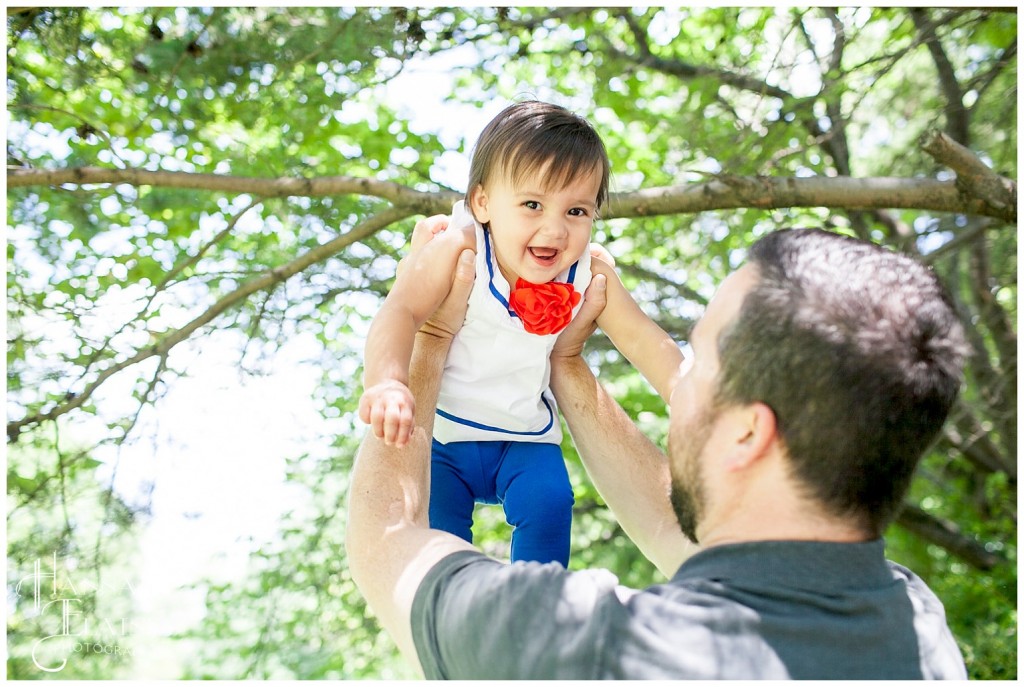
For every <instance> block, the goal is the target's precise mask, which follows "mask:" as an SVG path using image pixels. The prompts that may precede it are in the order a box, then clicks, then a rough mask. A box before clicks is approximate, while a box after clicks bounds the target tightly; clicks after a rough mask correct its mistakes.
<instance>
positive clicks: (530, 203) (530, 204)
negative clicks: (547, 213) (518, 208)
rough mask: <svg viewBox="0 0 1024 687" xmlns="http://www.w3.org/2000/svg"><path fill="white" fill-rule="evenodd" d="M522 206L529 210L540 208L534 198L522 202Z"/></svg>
mask: <svg viewBox="0 0 1024 687" xmlns="http://www.w3.org/2000/svg"><path fill="white" fill-rule="evenodd" d="M523 207H526V208H529V209H531V210H538V209H540V203H538V202H537V201H535V200H527V201H524V202H523Z"/></svg>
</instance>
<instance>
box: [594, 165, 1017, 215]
mask: <svg viewBox="0 0 1024 687" xmlns="http://www.w3.org/2000/svg"><path fill="white" fill-rule="evenodd" d="M610 205H611V211H610V213H608V216H609V217H642V216H647V215H669V214H678V213H691V212H705V211H708V210H724V209H738V208H757V209H770V208H787V207H827V208H844V209H858V210H874V209H887V208H912V209H917V210H928V211H932V212H952V213H963V214H969V215H988V216H992V217H996V218H998V219H1001V220H1004V221H1006V222H1011V223H1015V222H1016V221H1017V210H1016V205H1014V206H1012V207H993V206H991V205H990V204H989V203H985V202H983V201H981V200H977V199H973V198H965V197H963V195H962V194H959V193H958V192H957V187H956V185H955V184H954V183H952V182H943V181H936V180H932V179H900V178H893V177H876V178H868V179H853V178H845V177H802V178H781V177H727V176H721V177H718V178H716V179H715V180H713V181H710V182H706V183H703V184H695V185H690V186H670V187H664V188H652V189H646V190H641V191H635V192H632V193H623V194H618V195H615V194H613V195H612V198H611V203H610Z"/></svg>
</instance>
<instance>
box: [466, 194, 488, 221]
mask: <svg viewBox="0 0 1024 687" xmlns="http://www.w3.org/2000/svg"><path fill="white" fill-rule="evenodd" d="M487 206H488V201H487V191H485V190H484V187H483V186H482V185H481V184H477V185H476V186H474V187H473V189H472V190H471V191H470V192H469V209H470V211H471V212H472V213H473V217H474V218H476V221H477V222H479V223H480V224H487V223H488V222H490V221H491V215H490V213H489V212H488V211H487Z"/></svg>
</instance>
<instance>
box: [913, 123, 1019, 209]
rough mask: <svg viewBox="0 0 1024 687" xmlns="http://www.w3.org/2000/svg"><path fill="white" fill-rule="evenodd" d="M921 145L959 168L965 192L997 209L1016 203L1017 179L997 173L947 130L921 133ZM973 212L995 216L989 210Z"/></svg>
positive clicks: (959, 180) (959, 182)
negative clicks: (945, 131) (1015, 180)
mask: <svg viewBox="0 0 1024 687" xmlns="http://www.w3.org/2000/svg"><path fill="white" fill-rule="evenodd" d="M921 149H922V150H924V152H926V153H928V154H929V155H931V156H932V157H933V158H935V160H936V161H937V162H939V163H940V164H943V165H946V166H947V167H949V168H950V169H952V170H953V171H954V172H956V185H957V187H958V188H960V189H961V190H962V191H963V192H964V193H965V194H966V195H968V196H971V197H973V198H976V199H978V200H980V201H981V202H983V203H984V204H985V205H989V206H991V207H992V208H993V209H994V210H1002V209H1005V208H1008V207H1013V208H1016V207H1017V184H1016V182H1014V181H1012V180H1011V179H1007V178H1005V177H1002V176H1000V175H998V174H996V173H995V172H994V171H992V170H991V169H990V168H989V167H988V166H987V165H986V164H985V163H984V162H982V161H981V160H980V159H979V158H978V156H977V155H975V154H974V153H973V152H972V151H971V150H970V149H968V148H966V147H964V146H962V145H960V144H959V143H957V142H956V141H954V140H953V139H952V138H950V137H949V136H947V135H946V134H944V133H942V132H941V131H938V130H931V131H928V132H926V133H925V134H924V136H922V137H921ZM973 214H980V215H986V216H988V217H995V216H996V215H994V214H992V213H988V212H980V213H973ZM1014 214H1016V212H1014ZM1014 221H1016V220H1014Z"/></svg>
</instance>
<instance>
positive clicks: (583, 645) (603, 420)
mask: <svg viewBox="0 0 1024 687" xmlns="http://www.w3.org/2000/svg"><path fill="white" fill-rule="evenodd" d="M431 222H433V223H434V228H436V227H437V226H438V224H437V223H439V222H440V223H443V220H438V219H437V218H433V219H432V220H431ZM421 230H422V229H421ZM414 254H415V251H414ZM411 257H413V258H414V257H415V255H413V256H411ZM470 257H471V256H470ZM463 264H464V263H463ZM471 279H472V277H471V275H468V274H467V272H466V270H460V271H459V272H458V273H457V274H456V277H455V286H453V289H452V291H453V296H452V297H451V298H449V302H448V303H446V304H445V306H444V307H443V308H442V311H443V312H440V313H439V314H438V315H437V316H436V317H435V321H434V324H433V326H432V327H429V328H427V330H426V331H424V332H421V334H419V335H418V339H417V347H416V352H415V357H414V365H413V367H414V369H415V375H416V377H415V380H414V383H415V385H416V386H415V387H413V389H414V393H416V395H417V408H418V410H417V418H416V423H417V431H416V436H415V439H414V441H413V442H412V443H411V444H410V445H408V446H407V447H406V448H404V449H393V448H387V447H385V446H384V445H383V444H382V443H380V442H379V441H377V440H376V439H374V438H373V437H368V438H367V439H366V440H365V442H364V444H363V447H362V450H361V452H360V455H359V458H358V460H357V463H356V467H355V470H354V473H353V478H352V480H353V481H352V492H351V500H350V507H351V513H350V520H349V530H348V540H347V541H348V556H349V562H350V564H351V566H352V574H353V578H354V579H355V581H356V583H357V584H358V585H359V587H360V589H361V590H362V591H363V593H364V595H365V596H366V598H367V600H368V602H369V604H370V606H371V607H372V608H373V609H374V610H375V611H376V613H377V615H378V617H379V618H380V621H381V623H382V624H383V625H384V627H385V628H386V629H387V630H388V631H389V632H390V633H391V634H392V636H393V637H395V639H396V641H397V642H398V644H399V646H400V647H401V649H402V650H403V652H405V654H406V655H407V656H408V657H410V659H412V660H414V661H418V662H419V664H420V665H421V666H422V668H423V670H424V673H425V674H426V675H427V676H428V677H443V678H463V679H479V678H582V679H586V678H623V679H630V678H665V679H673V678H675V679H681V678H705V679H706V678H732V679H745V678H773V679H780V678H843V679H870V678H886V679H914V678H951V679H964V678H965V677H966V672H965V669H964V663H963V659H962V657H961V655H960V652H959V650H958V648H957V646H956V643H955V641H954V640H953V637H952V635H951V633H950V631H949V628H948V627H947V625H946V621H945V614H944V611H943V608H942V605H941V603H940V602H939V601H938V599H937V598H936V597H935V596H934V594H932V592H931V591H930V590H929V589H928V588H927V587H926V586H925V584H924V583H923V582H922V581H921V580H920V579H919V578H918V577H916V576H915V575H914V574H913V573H912V572H910V571H909V570H907V569H905V568H903V567H901V566H899V565H896V564H894V563H891V562H888V561H886V560H885V558H884V551H883V542H882V540H881V538H880V537H881V535H882V532H883V530H884V528H885V526H886V525H887V524H888V523H889V522H890V521H891V519H892V517H893V516H894V514H895V512H896V510H897V508H898V506H899V503H900V501H901V499H902V498H903V496H904V494H905V492H906V489H907V487H908V485H909V482H910V478H911V475H912V472H913V469H914V467H915V465H916V463H917V461H918V459H919V457H920V455H921V454H922V452H923V451H924V450H925V449H926V448H927V446H928V445H929V443H930V442H931V441H932V439H933V438H934V436H935V435H936V433H937V432H938V431H939V429H940V428H941V425H942V423H943V421H944V420H945V417H946V415H947V413H948V411H949V408H950V406H951V405H952V403H953V401H954V400H955V397H956V394H957V391H958V388H959V384H960V374H961V372H960V370H961V366H962V358H963V355H964V353H965V344H964V343H963V335H962V331H961V330H960V325H959V323H958V321H957V318H956V316H955V314H954V312H953V310H952V308H951V306H950V302H949V299H948V298H947V296H946V295H945V293H944V291H943V289H942V288H941V286H940V285H939V283H938V282H937V280H936V279H935V278H934V276H933V275H932V274H931V273H930V272H929V271H928V270H926V269H925V268H924V267H922V266H921V265H919V264H917V263H916V262H914V261H913V260H911V259H910V258H908V257H906V256H902V255H899V254H896V253H892V252H889V251H886V250H883V249H881V248H878V247H876V246H873V245H870V244H867V243H864V242H860V241H856V240H853V239H849V238H844V237H840V236H837V235H834V234H830V233H826V232H821V231H808V230H797V231H781V232H776V233H773V234H770V235H768V236H767V237H765V238H763V239H761V240H760V241H758V242H757V243H756V244H755V245H754V246H752V247H751V249H750V255H749V259H748V263H747V264H746V265H745V266H743V267H742V268H741V269H739V270H738V271H736V272H735V273H733V274H732V275H730V276H729V277H728V278H727V279H726V280H725V281H724V282H723V284H722V285H721V288H720V289H719V291H718V293H717V294H716V296H715V298H714V299H713V300H712V301H711V303H710V304H709V305H708V308H707V311H706V313H705V315H704V316H703V318H702V319H701V320H700V322H699V323H698V324H697V326H696V327H695V328H694V331H693V332H692V336H691V341H690V343H691V347H692V348H693V356H692V357H691V359H690V360H688V362H687V364H686V365H685V366H684V367H685V369H684V370H683V371H682V376H681V379H680V381H679V383H678V384H677V386H676V388H675V390H674V393H673V395H672V402H671V423H670V433H669V455H668V456H667V457H666V456H665V455H664V454H663V453H662V452H661V451H660V450H659V449H658V448H657V447H655V446H654V445H653V444H651V443H650V442H649V441H648V440H647V439H646V438H644V437H643V435H642V434H641V433H640V432H639V431H638V430H637V429H636V427H635V425H633V423H632V422H631V421H630V420H629V418H628V417H627V416H626V415H625V413H624V412H623V411H622V409H621V408H619V407H618V405H617V404H615V402H614V401H612V400H611V399H610V398H609V397H608V396H607V394H606V393H605V392H604V390H603V389H602V388H601V386H600V384H598V382H597V380H596V379H595V378H594V376H593V375H592V374H591V372H590V370H589V368H588V367H587V365H586V364H585V362H584V361H583V360H582V358H581V357H580V355H579V353H580V352H581V350H582V346H583V340H584V339H585V337H586V335H587V334H589V333H590V331H589V329H588V328H587V327H586V326H585V325H584V323H585V322H586V321H587V320H588V319H589V320H591V321H592V320H593V318H594V316H595V314H596V313H598V312H600V309H601V307H602V299H603V297H604V295H603V290H602V289H603V282H602V281H601V280H595V282H594V283H593V284H592V285H591V288H590V289H589V290H588V292H587V297H586V304H585V308H586V309H587V312H586V314H584V313H582V312H581V314H580V315H579V316H578V317H577V321H576V322H575V323H574V324H573V325H572V327H571V328H570V329H567V330H566V332H565V333H564V334H563V335H562V338H561V339H560V341H559V345H558V346H557V347H556V349H555V352H554V353H553V354H552V380H551V381H552V390H553V391H554V393H555V396H556V398H557V400H558V402H559V406H560V408H561V410H562V413H563V415H564V417H565V420H566V423H567V424H568V426H569V428H570V431H571V433H572V436H573V439H574V441H575V442H576V445H577V447H578V449H579V452H580V455H581V458H582V460H583V461H584V464H585V466H586V467H587V470H588V474H589V475H590V477H591V479H592V480H593V481H594V484H595V485H596V486H597V488H598V489H599V490H600V491H601V494H602V496H603V497H604V498H605V500H606V501H607V503H608V505H609V506H610V507H611V508H612V510H613V511H614V513H615V515H616V517H617V518H618V519H619V521H620V523H621V524H622V526H623V528H624V529H625V530H626V532H627V534H629V536H630V537H631V538H632V539H633V541H634V542H635V543H636V544H637V545H638V547H639V548H640V550H641V551H642V552H643V553H644V555H645V556H647V557H648V558H649V559H650V560H651V561H653V562H654V563H655V564H656V565H657V567H658V568H659V570H661V571H662V572H663V573H665V574H666V575H669V576H672V577H671V580H670V582H668V583H667V584H662V585H656V586H653V587H650V588H648V589H646V590H642V591H636V590H631V589H626V588H624V587H621V586H619V585H618V584H617V581H616V579H615V578H614V577H613V576H612V575H611V574H610V573H608V572H605V571H578V572H570V571H566V570H564V569H563V568H561V567H560V566H552V565H539V564H517V565H507V564H503V563H500V562H498V561H494V560H492V559H489V558H487V557H485V556H483V555H482V554H480V553H479V552H477V551H476V550H475V549H473V548H472V547H471V546H470V545H469V544H467V543H466V542H464V541H462V540H459V539H457V538H455V537H450V536H448V535H445V534H444V533H442V532H437V531H433V530H430V529H428V528H427V525H426V504H427V496H428V492H429V478H428V470H429V458H428V456H429V437H430V423H431V414H432V412H433V410H432V409H433V404H434V399H435V398H436V393H437V385H438V378H439V376H440V370H441V367H442V365H443V360H444V357H445V354H446V351H447V340H448V339H449V338H450V336H451V331H452V330H454V329H457V325H454V326H453V325H452V323H458V322H461V320H460V319H459V318H460V316H461V311H460V309H459V306H458V305H457V303H458V300H457V299H458V298H460V297H461V298H465V294H466V293H468V289H467V286H466V284H467V283H468V282H469V281H471ZM691 541H692V542H694V543H695V542H697V541H699V542H700V544H701V549H700V550H699V551H696V552H695V549H694V548H693V545H692V544H691ZM684 559H685V560H684ZM680 563H682V565H681V566H680Z"/></svg>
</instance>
